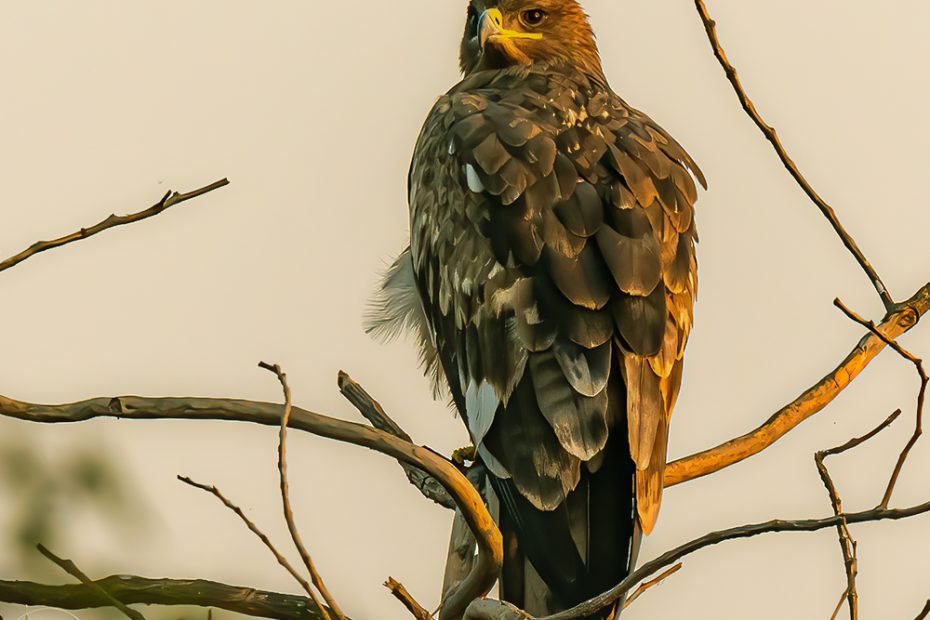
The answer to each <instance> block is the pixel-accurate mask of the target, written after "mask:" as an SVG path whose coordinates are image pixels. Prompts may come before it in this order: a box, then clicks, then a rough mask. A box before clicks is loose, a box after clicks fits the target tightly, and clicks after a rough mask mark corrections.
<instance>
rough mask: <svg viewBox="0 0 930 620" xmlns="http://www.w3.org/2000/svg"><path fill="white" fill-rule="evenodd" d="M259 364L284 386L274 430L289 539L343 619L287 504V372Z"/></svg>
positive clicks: (289, 496)
mask: <svg viewBox="0 0 930 620" xmlns="http://www.w3.org/2000/svg"><path fill="white" fill-rule="evenodd" d="M259 367H261V368H264V369H265V370H268V371H270V372H272V373H274V374H275V375H276V376H277V377H278V381H279V382H280V383H281V389H282V390H284V412H283V413H282V415H281V429H280V431H279V432H278V473H279V478H280V481H281V502H282V504H283V508H284V520H285V521H286V522H287V530H288V532H290V534H291V540H292V541H293V542H294V547H295V548H296V549H297V553H299V554H300V559H301V560H302V561H303V563H304V566H305V567H306V568H307V571H309V573H310V579H311V581H313V585H314V586H315V587H316V589H317V590H319V592H320V594H322V595H323V599H324V600H325V601H326V604H327V605H328V606H329V608H330V609H332V611H333V614H334V615H335V616H336V617H337V618H339V620H346V617H345V614H343V613H342V610H341V609H340V608H339V605H338V604H337V603H336V600H335V598H333V595H332V594H330V592H329V589H328V588H327V587H326V584H325V583H324V582H323V578H322V577H321V576H320V573H319V571H318V570H317V569H316V564H315V563H314V562H313V558H312V557H311V556H310V552H309V551H307V547H306V546H305V545H304V542H303V538H302V537H301V536H300V530H298V529H297V523H296V522H295V520H294V511H293V509H292V508H291V494H290V491H289V485H288V481H287V424H288V422H289V421H290V419H291V409H292V407H293V405H292V396H291V387H290V385H289V384H288V382H287V375H286V374H285V373H284V371H282V370H281V367H280V366H279V365H278V364H273V365H272V364H267V363H265V362H261V363H259ZM323 617H324V618H325V619H326V620H328V614H326V613H325V612H324V613H323Z"/></svg>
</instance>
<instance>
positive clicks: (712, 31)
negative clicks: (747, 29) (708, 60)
mask: <svg viewBox="0 0 930 620" xmlns="http://www.w3.org/2000/svg"><path fill="white" fill-rule="evenodd" d="M694 4H695V7H696V8H697V11H698V14H699V15H700V16H701V21H702V22H703V23H704V30H705V31H706V32H707V38H708V40H709V41H710V44H711V47H713V49H714V56H716V58H717V61H718V62H719V63H720V66H721V67H723V70H724V72H725V73H726V75H727V79H728V80H729V81H730V84H731V85H732V86H733V90H735V91H736V95H737V96H738V97H739V101H740V105H742V106H743V110H745V111H746V114H748V115H749V117H750V118H751V119H752V120H753V122H754V123H755V124H756V126H757V127H758V128H759V129H760V130H761V131H762V133H763V134H764V135H765V137H766V139H768V141H769V142H771V144H772V147H774V149H775V152H776V153H777V154H778V158H779V159H781V162H782V164H784V166H785V168H787V169H788V172H790V173H791V176H792V177H793V178H794V180H795V181H796V182H797V183H798V185H800V186H801V189H803V190H804V193H805V194H807V196H808V198H810V199H811V201H813V203H814V204H815V205H817V208H818V209H820V212H821V213H823V215H824V217H825V218H827V221H829V222H830V225H831V226H832V227H833V230H834V231H835V232H836V234H837V235H838V236H839V238H840V240H841V241H842V242H843V245H844V246H846V249H847V250H849V252H850V253H851V254H852V255H853V257H854V258H855V259H856V262H858V263H859V266H860V267H862V270H863V271H864V272H865V274H866V275H867V276H868V278H869V281H870V282H871V283H872V286H873V287H875V290H876V291H877V292H878V295H879V297H881V300H882V303H883V304H884V305H885V311H886V312H891V311H892V310H893V309H894V307H895V302H894V299H892V297H891V294H890V293H889V292H888V289H886V288H885V284H884V283H883V282H882V279H881V278H880V277H878V273H877V272H876V271H875V268H874V267H872V264H871V263H870V262H869V260H868V259H867V258H866V257H865V255H864V254H863V253H862V250H860V249H859V246H858V244H856V241H855V239H853V238H852V236H850V234H849V233H848V232H846V229H845V228H843V224H842V223H840V219H839V217H837V215H836V212H835V211H834V210H833V207H831V206H830V205H829V204H827V202H826V201H825V200H824V199H823V198H821V197H820V194H818V193H817V191H816V190H815V189H814V188H813V187H812V186H811V184H810V183H808V181H807V179H806V178H804V175H803V174H801V170H800V169H799V168H798V166H797V164H795V163H794V160H792V159H791V157H790V156H789V155H788V152H787V151H786V150H785V147H784V145H782V143H781V139H780V138H779V137H778V133H777V132H776V131H775V128H773V127H772V126H771V125H769V124H768V123H766V122H765V119H763V118H762V115H761V114H759V111H758V110H756V106H755V104H753V102H752V100H751V99H750V98H749V95H747V94H746V90H745V89H744V88H743V85H742V83H741V82H740V79H739V74H738V73H737V72H736V68H735V67H734V66H733V65H732V64H730V61H729V59H727V55H726V52H724V50H723V47H722V46H721V44H720V39H719V38H718V37H717V22H715V21H714V20H713V19H712V18H711V16H710V14H709V13H708V11H707V7H706V6H705V5H704V1H703V0H694Z"/></svg>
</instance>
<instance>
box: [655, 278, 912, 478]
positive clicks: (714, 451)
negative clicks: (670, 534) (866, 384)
mask: <svg viewBox="0 0 930 620" xmlns="http://www.w3.org/2000/svg"><path fill="white" fill-rule="evenodd" d="M928 310H930V284H927V285H925V286H924V287H923V288H921V289H920V290H919V291H917V292H916V293H915V294H914V296H913V297H911V298H910V299H909V300H907V301H906V302H904V303H901V304H898V305H897V306H896V307H895V310H894V311H893V312H891V313H890V314H888V315H887V316H886V317H885V319H884V320H883V321H882V323H881V325H879V326H877V327H876V330H877V334H881V336H879V335H877V334H876V333H871V334H868V335H866V336H865V337H864V338H862V340H860V341H859V344H858V345H856V347H855V348H854V349H853V350H852V351H851V352H850V354H849V355H847V356H846V359H844V360H843V361H842V362H840V365H839V366H837V367H836V368H835V369H834V370H833V371H832V372H830V373H829V374H828V375H826V376H825V377H824V378H823V379H821V380H820V381H818V382H817V384H816V385H814V386H813V387H811V388H809V389H808V390H807V391H805V392H804V393H803V394H801V395H800V396H799V397H798V398H796V399H795V400H794V401H793V402H791V403H789V404H788V405H785V406H784V407H782V408H781V409H780V410H779V411H777V412H776V413H775V414H774V415H773V416H772V417H770V418H769V419H768V420H766V421H765V423H764V424H762V425H761V426H759V427H758V428H756V429H754V430H752V431H750V432H748V433H746V434H745V435H742V436H740V437H737V438H735V439H731V440H730V441H727V442H725V443H722V444H720V445H719V446H716V447H714V448H710V449H708V450H704V451H702V452H698V453H697V454H692V455H690V456H686V457H684V458H680V459H678V460H676V461H673V462H671V463H669V464H668V466H667V467H666V469H665V486H666V487H670V486H673V485H676V484H681V483H682V482H687V481H689V480H693V479H694V478H700V477H701V476H706V475H708V474H712V473H714V472H717V471H720V470H721V469H723V468H725V467H729V466H730V465H733V464H735V463H738V462H740V461H742V460H744V459H747V458H749V457H750V456H753V455H755V454H758V453H759V452H762V451H763V450H765V449H766V448H768V447H769V446H771V445H772V444H773V443H775V442H776V441H778V440H779V439H781V438H782V437H784V436H785V434H787V433H788V432H789V431H791V430H792V429H794V428H795V427H796V426H797V425H799V424H800V423H801V422H803V421H804V420H806V419H808V418H809V417H811V416H813V415H814V414H816V413H818V412H820V411H822V410H823V409H824V407H826V406H827V405H828V404H830V403H831V402H832V401H833V399H834V398H836V397H837V396H838V395H839V393H840V392H842V391H843V390H844V389H846V387H847V386H849V384H850V383H852V381H853V380H854V379H855V378H856V377H857V376H859V373H861V372H862V371H863V370H864V369H865V367H866V366H868V365H869V362H871V361H872V360H873V359H875V357H876V356H877V355H878V354H879V353H880V352H881V351H882V349H884V348H885V346H886V344H887V342H886V341H891V340H894V339H895V338H897V337H898V336H900V335H901V334H904V333H905V332H908V331H910V329H911V328H912V327H914V325H916V324H917V322H918V320H920V317H922V316H923V315H924V314H925V313H926V312H927V311H928Z"/></svg>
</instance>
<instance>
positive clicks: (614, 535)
mask: <svg viewBox="0 0 930 620" xmlns="http://www.w3.org/2000/svg"><path fill="white" fill-rule="evenodd" d="M623 435H624V434H623V433H615V434H613V435H612V436H611V440H610V441H609V442H608V444H607V446H606V447H605V449H604V450H605V452H604V456H603V460H602V461H601V462H600V463H599V464H598V465H599V466H598V467H597V468H594V467H590V468H589V467H587V466H583V467H584V471H583V472H582V475H581V481H580V482H579V484H578V487H577V488H576V489H575V490H574V491H572V492H571V493H570V494H569V496H568V497H567V498H566V500H565V501H564V502H563V503H562V504H561V505H560V506H559V507H558V508H557V509H556V510H554V511H543V510H539V509H538V508H536V507H535V506H533V505H532V504H531V503H530V502H529V501H528V500H527V499H526V498H524V497H523V495H522V494H521V493H520V492H519V491H518V490H517V488H516V486H515V485H514V483H513V482H512V481H511V480H506V479H501V478H497V477H495V476H493V475H490V474H489V477H490V481H491V484H492V487H493V489H494V492H495V494H496V495H497V497H498V499H499V502H500V522H501V529H502V531H503V533H504V539H505V540H504V544H505V557H504V567H503V570H502V573H501V598H502V599H503V600H506V601H508V602H510V603H513V604H514V605H517V606H518V607H520V608H521V609H525V610H526V611H529V612H530V613H533V614H534V615H542V614H548V613H555V612H558V611H562V610H565V609H569V608H571V607H573V606H575V605H577V604H579V603H581V602H584V601H586V600H588V599H590V598H593V597H594V596H597V595H598V594H601V593H602V592H605V591H607V590H609V589H610V588H612V587H613V586H615V585H617V584H618V583H620V582H621V581H622V580H623V579H624V578H625V577H626V576H627V575H628V574H629V572H630V570H631V569H632V567H633V566H634V565H635V563H636V557H637V555H638V553H639V543H640V539H641V536H642V534H641V530H640V528H639V525H638V522H637V519H636V504H635V493H634V490H633V489H634V480H635V465H634V463H633V461H632V459H631V458H630V457H629V447H628V445H627V442H626V440H625V437H623ZM615 436H617V437H616V439H615V438H614V437H615ZM592 469H593V470H594V471H591V470H592ZM622 605H623V601H620V602H619V603H618V604H617V605H615V606H612V607H610V608H607V609H605V610H602V612H600V613H598V614H596V615H594V616H591V617H590V618H589V620H605V619H608V618H611V617H616V615H617V614H616V613H615V610H617V609H620V608H622Z"/></svg>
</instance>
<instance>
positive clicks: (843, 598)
mask: <svg viewBox="0 0 930 620" xmlns="http://www.w3.org/2000/svg"><path fill="white" fill-rule="evenodd" d="M847 591H848V590H847V588H843V593H842V594H840V600H839V601H837V603H836V607H834V608H833V613H832V614H830V620H836V617H837V616H839V615H840V610H841V609H843V603H845V602H846V592H847Z"/></svg>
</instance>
